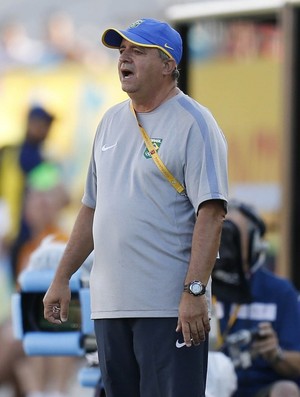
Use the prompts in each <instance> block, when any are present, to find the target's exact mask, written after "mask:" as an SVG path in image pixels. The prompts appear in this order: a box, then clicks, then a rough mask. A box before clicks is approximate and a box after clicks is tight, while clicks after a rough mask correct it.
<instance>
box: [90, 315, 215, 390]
mask: <svg viewBox="0 0 300 397" xmlns="http://www.w3.org/2000/svg"><path fill="white" fill-rule="evenodd" d="M176 326H177V318H138V319H132V318H127V319H126V318H125V319H101V320H95V333H96V338H97V345H98V352H99V362H100V370H101V374H102V378H103V383H104V388H105V392H106V396H107V397H184V396H189V397H205V383H206V373H207V355H208V341H207V340H206V341H205V342H204V343H201V344H200V345H199V346H192V347H186V346H185V344H184V343H183V338H182V334H181V333H177V332H175V329H176Z"/></svg>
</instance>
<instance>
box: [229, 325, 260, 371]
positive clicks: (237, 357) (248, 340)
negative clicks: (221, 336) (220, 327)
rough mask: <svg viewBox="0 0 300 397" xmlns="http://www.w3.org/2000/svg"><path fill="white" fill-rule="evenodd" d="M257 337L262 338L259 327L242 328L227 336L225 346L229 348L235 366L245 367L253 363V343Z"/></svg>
mask: <svg viewBox="0 0 300 397" xmlns="http://www.w3.org/2000/svg"><path fill="white" fill-rule="evenodd" d="M257 338H261V335H260V333H259V329H258V328H254V329H251V330H248V329H242V330H240V331H237V332H235V333H233V334H230V335H228V336H227V337H226V339H225V344H224V348H225V349H227V350H228V354H229V356H230V358H231V360H232V362H233V365H234V367H235V368H244V369H245V368H248V367H250V366H251V365H252V359H253V358H254V357H253V354H252V352H251V344H252V342H253V341H254V340H255V339H257Z"/></svg>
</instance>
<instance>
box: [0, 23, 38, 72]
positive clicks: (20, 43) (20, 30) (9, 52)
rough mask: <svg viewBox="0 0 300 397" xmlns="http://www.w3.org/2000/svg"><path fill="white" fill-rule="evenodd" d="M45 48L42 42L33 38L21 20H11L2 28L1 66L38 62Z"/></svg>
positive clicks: (0, 40) (0, 43)
mask: <svg viewBox="0 0 300 397" xmlns="http://www.w3.org/2000/svg"><path fill="white" fill-rule="evenodd" d="M43 50H44V49H43V44H42V42H40V41H38V40H33V39H31V38H30V37H29V36H28V34H27V32H26V29H25V27H24V26H23V25H22V24H21V23H20V22H17V21H9V22H7V23H6V24H5V25H3V26H2V28H1V30H0V68H4V67H7V66H13V65H33V64H37V63H38V62H39V60H40V58H41V56H42V54H43Z"/></svg>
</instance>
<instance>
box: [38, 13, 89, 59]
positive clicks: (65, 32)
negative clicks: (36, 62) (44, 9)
mask: <svg viewBox="0 0 300 397" xmlns="http://www.w3.org/2000/svg"><path fill="white" fill-rule="evenodd" d="M45 46H46V51H45V54H44V57H43V62H45V63H49V62H50V63H51V62H62V61H75V62H80V63H81V62H83V60H84V57H85V52H86V46H85V45H84V44H83V42H82V41H81V40H80V39H79V38H78V36H77V32H76V30H75V26H74V22H73V19H72V17H71V16H70V15H69V14H68V13H66V12H64V11H57V12H53V13H52V14H50V16H49V17H48V20H47V22H46V24H45Z"/></svg>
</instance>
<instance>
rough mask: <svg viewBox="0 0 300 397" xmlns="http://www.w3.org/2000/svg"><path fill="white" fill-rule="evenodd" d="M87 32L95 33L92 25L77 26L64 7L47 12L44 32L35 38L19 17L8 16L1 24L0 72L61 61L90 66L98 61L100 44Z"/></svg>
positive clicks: (94, 35) (93, 35)
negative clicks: (50, 12)
mask: <svg viewBox="0 0 300 397" xmlns="http://www.w3.org/2000/svg"><path fill="white" fill-rule="evenodd" d="M91 31H92V33H93V34H92V35H91V34H90V32H91ZM90 36H92V37H94V38H95V37H96V38H97V37H98V36H97V35H96V34H94V32H93V27H92V26H85V27H82V28H81V29H80V31H78V30H76V28H75V25H74V21H73V19H72V17H71V16H70V15H69V14H68V13H66V12H65V11H57V12H54V13H52V14H50V15H49V17H48V19H47V21H46V22H45V28H44V33H43V34H42V36H41V37H36V38H35V37H31V36H30V35H29V33H28V31H27V29H26V27H25V25H24V24H23V23H22V22H20V21H19V20H17V19H15V20H13V19H11V20H8V21H6V22H5V23H2V25H0V72H1V71H3V70H7V69H9V68H12V67H20V66H25V67H26V66H38V67H43V66H48V65H51V64H55V63H59V62H62V61H74V62H79V63H81V64H83V65H91V66H92V65H94V64H95V63H96V62H97V61H99V57H100V50H99V47H100V46H99V45H98V44H99V43H98V42H95V41H94V42H93V40H91V39H90ZM101 62H103V54H101Z"/></svg>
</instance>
